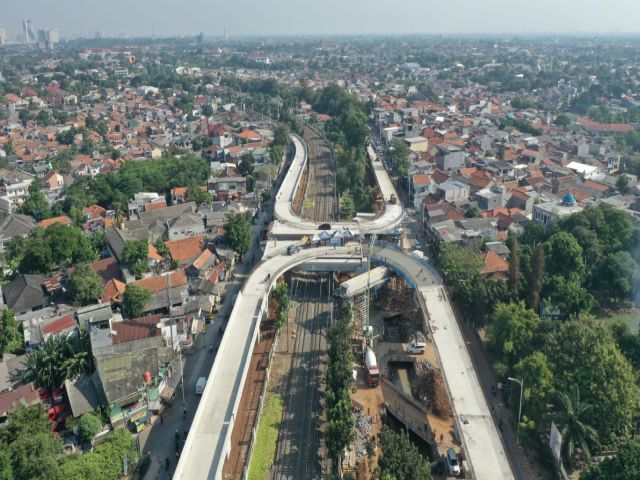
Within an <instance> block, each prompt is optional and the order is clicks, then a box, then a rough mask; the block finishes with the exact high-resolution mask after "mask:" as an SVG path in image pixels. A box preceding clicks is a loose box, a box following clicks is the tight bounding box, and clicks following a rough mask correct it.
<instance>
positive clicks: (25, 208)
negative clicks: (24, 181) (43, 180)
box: [19, 182, 51, 222]
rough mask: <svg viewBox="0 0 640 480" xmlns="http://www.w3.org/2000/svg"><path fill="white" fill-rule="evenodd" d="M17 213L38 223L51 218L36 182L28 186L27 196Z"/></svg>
mask: <svg viewBox="0 0 640 480" xmlns="http://www.w3.org/2000/svg"><path fill="white" fill-rule="evenodd" d="M19 211H20V213H23V214H24V215H31V216H32V217H33V218H35V219H36V221H38V222H39V221H41V220H44V219H47V218H49V217H51V207H49V202H48V201H47V197H45V196H44V193H42V191H41V190H40V185H39V184H38V183H37V182H33V183H32V184H31V185H29V196H28V197H27V199H26V200H25V201H24V203H23V204H22V205H21V206H20V209H19Z"/></svg>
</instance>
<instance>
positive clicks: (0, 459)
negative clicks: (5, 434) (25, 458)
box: [0, 443, 15, 480]
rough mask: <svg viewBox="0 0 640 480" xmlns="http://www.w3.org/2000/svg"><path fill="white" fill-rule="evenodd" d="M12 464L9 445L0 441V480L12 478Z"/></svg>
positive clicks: (11, 479)
mask: <svg viewBox="0 0 640 480" xmlns="http://www.w3.org/2000/svg"><path fill="white" fill-rule="evenodd" d="M14 478H15V477H14V475H13V466H12V465H11V447H10V446H9V445H7V444H6V443H0V480H13V479H14Z"/></svg>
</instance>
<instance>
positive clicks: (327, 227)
mask: <svg viewBox="0 0 640 480" xmlns="http://www.w3.org/2000/svg"><path fill="white" fill-rule="evenodd" d="M318 230H331V224H330V223H321V224H320V225H318Z"/></svg>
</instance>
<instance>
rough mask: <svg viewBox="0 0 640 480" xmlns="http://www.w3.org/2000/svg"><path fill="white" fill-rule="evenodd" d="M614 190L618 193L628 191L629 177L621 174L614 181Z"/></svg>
mask: <svg viewBox="0 0 640 480" xmlns="http://www.w3.org/2000/svg"><path fill="white" fill-rule="evenodd" d="M616 189H617V190H618V191H619V192H620V193H627V192H628V191H629V177H627V176H626V175H625V174H622V175H620V176H619V177H618V179H617V180H616Z"/></svg>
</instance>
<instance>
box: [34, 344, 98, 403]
mask: <svg viewBox="0 0 640 480" xmlns="http://www.w3.org/2000/svg"><path fill="white" fill-rule="evenodd" d="M89 350H90V349H89V338H88V335H87V334H86V333H84V334H82V335H81V336H71V337H60V336H58V337H54V336H52V337H49V338H47V339H45V340H44V341H42V342H41V343H40V345H39V347H38V348H37V349H36V350H33V351H31V352H29V353H27V358H26V366H25V369H24V371H23V372H22V380H23V381H25V382H33V383H35V385H36V386H37V387H42V388H45V389H46V390H48V391H51V390H53V389H55V388H62V385H63V384H64V382H65V380H73V379H75V378H77V377H78V376H79V375H81V374H83V373H90V372H91V371H92V370H93V362H92V357H91V353H90V351H89Z"/></svg>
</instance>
